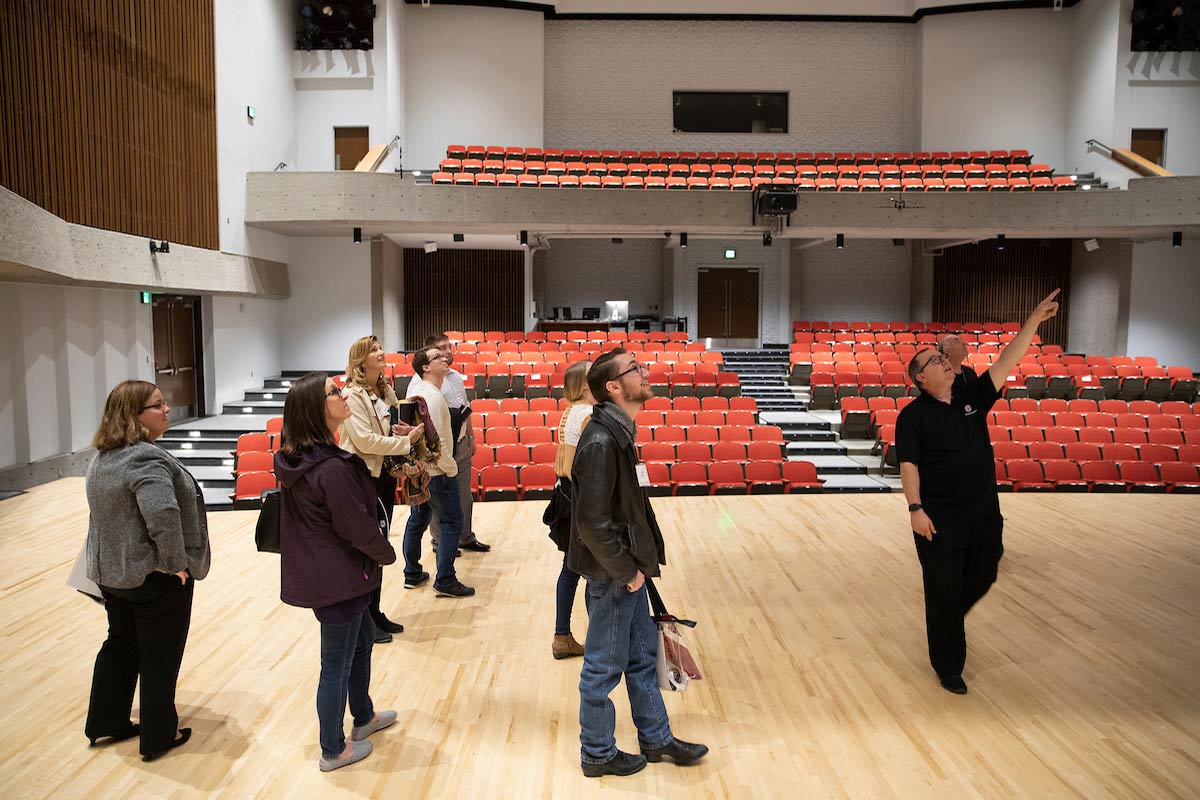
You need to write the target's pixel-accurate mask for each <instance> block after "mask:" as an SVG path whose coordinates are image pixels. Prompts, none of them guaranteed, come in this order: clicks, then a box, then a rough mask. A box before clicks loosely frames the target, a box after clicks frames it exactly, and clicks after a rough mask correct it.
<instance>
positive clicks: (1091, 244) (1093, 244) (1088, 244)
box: [1083, 239, 1100, 253]
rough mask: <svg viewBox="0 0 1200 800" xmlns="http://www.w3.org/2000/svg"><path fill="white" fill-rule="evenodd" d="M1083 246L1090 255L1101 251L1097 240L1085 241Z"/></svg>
mask: <svg viewBox="0 0 1200 800" xmlns="http://www.w3.org/2000/svg"><path fill="white" fill-rule="evenodd" d="M1083 246H1084V248H1085V249H1086V250H1087V251H1088V252H1089V253H1094V252H1096V251H1097V250H1099V249H1100V243H1099V242H1098V241H1096V240H1095V239H1084V240H1083Z"/></svg>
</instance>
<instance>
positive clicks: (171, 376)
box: [151, 294, 204, 423]
mask: <svg viewBox="0 0 1200 800" xmlns="http://www.w3.org/2000/svg"><path fill="white" fill-rule="evenodd" d="M151 302H152V303H153V320H154V323H153V324H154V382H155V383H156V384H158V388H159V390H161V391H162V394H163V398H164V399H166V401H167V402H168V403H169V404H170V405H171V422H172V423H175V422H178V421H180V420H184V419H190V418H192V417H198V416H201V415H202V414H203V413H204V408H203V394H204V392H203V386H204V384H203V365H204V361H203V357H202V354H201V350H200V347H199V343H200V341H201V336H200V298H199V297H188V296H182V295H167V294H156V295H154V297H153V299H152V301H151Z"/></svg>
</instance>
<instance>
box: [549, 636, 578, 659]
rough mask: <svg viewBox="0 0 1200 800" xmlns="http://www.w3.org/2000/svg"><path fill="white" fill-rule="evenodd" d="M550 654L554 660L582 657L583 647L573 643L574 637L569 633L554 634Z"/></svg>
mask: <svg viewBox="0 0 1200 800" xmlns="http://www.w3.org/2000/svg"><path fill="white" fill-rule="evenodd" d="M550 652H551V653H553V654H554V657H555V658H556V659H563V658H573V657H575V656H581V655H583V645H581V644H580V643H579V642H577V641H575V637H574V636H572V635H571V634H569V633H556V634H554V644H553V645H551V646H550Z"/></svg>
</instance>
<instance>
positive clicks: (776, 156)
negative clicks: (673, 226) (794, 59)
mask: <svg viewBox="0 0 1200 800" xmlns="http://www.w3.org/2000/svg"><path fill="white" fill-rule="evenodd" d="M446 157H447V158H457V159H463V158H471V159H477V160H481V161H482V160H485V159H501V160H503V159H531V158H532V159H538V160H542V161H583V162H585V163H592V162H596V161H624V162H634V161H663V162H666V163H691V162H699V163H705V164H778V163H781V162H782V163H788V162H792V163H794V162H796V161H802V162H812V163H816V164H904V163H913V164H966V163H969V162H972V161H990V162H996V163H1000V164H1008V163H1018V164H1020V163H1024V164H1028V163H1029V162H1030V160H1031V157H1030V155H1029V151H1028V150H1020V149H1017V150H939V151H929V152H926V151H919V152H882V151H876V152H868V151H858V152H850V151H841V152H812V153H809V152H793V151H790V150H789V151H786V152H770V151H759V152H750V151H747V150H743V151H733V150H722V151H705V150H701V151H691V150H682V151H675V150H611V149H607V150H606V149H596V150H585V149H582V148H571V147H568V148H557V147H548V148H541V147H498V146H495V145H492V146H486V145H478V144H473V145H467V146H463V145H461V144H452V145H448V146H447V147H446Z"/></svg>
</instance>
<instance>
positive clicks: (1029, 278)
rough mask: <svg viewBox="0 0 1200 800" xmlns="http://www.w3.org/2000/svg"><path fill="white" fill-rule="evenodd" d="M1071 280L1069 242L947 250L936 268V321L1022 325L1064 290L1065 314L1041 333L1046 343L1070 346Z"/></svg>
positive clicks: (1022, 241) (1021, 242) (1045, 325)
mask: <svg viewBox="0 0 1200 800" xmlns="http://www.w3.org/2000/svg"><path fill="white" fill-rule="evenodd" d="M1070 277H1071V243H1070V241H1069V240H1066V239H1045V240H1037V239H1016V240H1012V239H1010V240H1007V241H1006V242H1005V248H1004V250H999V249H997V247H996V242H995V241H994V240H991V241H984V242H979V243H977V244H968V245H961V246H959V247H952V248H947V249H946V251H945V252H944V254H943V255H942V256H941V257H940V258H938V259H937V260H936V262H935V264H934V278H933V319H934V320H935V321H938V322H947V321H957V322H968V321H974V322H1017V323H1022V322H1024V321H1025V318H1026V317H1028V316H1029V312H1030V311H1032V310H1033V308H1034V306H1036V305H1037V304H1038V303H1039V302H1040V301H1041V300H1042V299H1043V298H1044V297H1045V296H1046V295H1048V294H1049V293H1050V292H1051V291H1053V290H1054V289H1056V288H1061V289H1062V293H1061V294H1060V295H1059V298H1058V299H1059V301H1060V307H1059V313H1058V315H1057V316H1056V317H1054V318H1053V319H1051V320H1048V321H1047V322H1045V323H1043V324H1042V326H1041V328H1040V329H1039V332H1040V335H1041V337H1042V340H1043V341H1044V342H1046V343H1048V344H1058V345H1065V344H1066V338H1067V320H1068V306H1069V300H1070Z"/></svg>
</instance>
